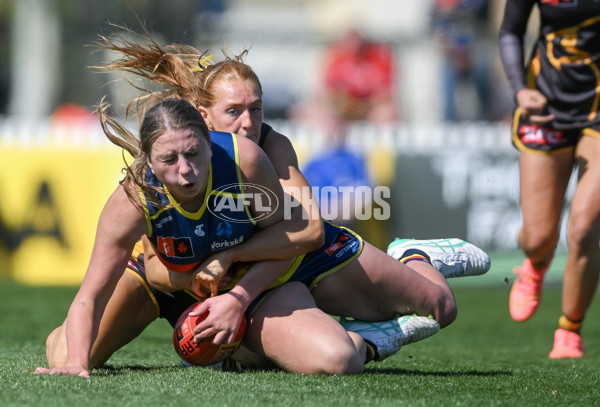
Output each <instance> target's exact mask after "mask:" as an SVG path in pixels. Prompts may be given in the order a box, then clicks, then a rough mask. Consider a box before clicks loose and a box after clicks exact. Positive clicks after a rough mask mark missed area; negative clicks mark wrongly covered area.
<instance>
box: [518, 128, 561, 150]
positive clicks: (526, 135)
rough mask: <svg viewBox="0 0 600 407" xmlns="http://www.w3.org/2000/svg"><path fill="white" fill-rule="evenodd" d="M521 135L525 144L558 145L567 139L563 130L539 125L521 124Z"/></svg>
mask: <svg viewBox="0 0 600 407" xmlns="http://www.w3.org/2000/svg"><path fill="white" fill-rule="evenodd" d="M519 136H521V141H522V142H523V143H524V144H549V145H558V144H562V143H563V142H564V139H565V138H564V135H563V132H562V131H561V130H552V129H545V128H543V127H540V126H537V125H528V126H521V128H519Z"/></svg>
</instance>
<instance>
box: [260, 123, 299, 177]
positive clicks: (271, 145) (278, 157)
mask: <svg viewBox="0 0 600 407" xmlns="http://www.w3.org/2000/svg"><path fill="white" fill-rule="evenodd" d="M262 149H263V150H264V151H265V153H266V154H267V156H269V159H270V160H271V162H272V163H273V165H274V166H275V168H277V167H278V165H284V166H286V167H287V166H289V165H292V166H294V167H296V168H297V167H298V157H297V155H296V151H295V150H294V146H293V145H292V142H291V141H290V139H289V138H288V137H287V136H285V135H283V134H281V133H279V132H277V131H275V130H273V129H271V130H270V131H269V133H268V134H267V137H266V139H265V142H264V144H263V145H262Z"/></svg>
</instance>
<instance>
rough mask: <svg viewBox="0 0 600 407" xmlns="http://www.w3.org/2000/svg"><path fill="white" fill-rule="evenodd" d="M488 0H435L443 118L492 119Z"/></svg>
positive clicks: (453, 119)
mask: <svg viewBox="0 0 600 407" xmlns="http://www.w3.org/2000/svg"><path fill="white" fill-rule="evenodd" d="M488 10H489V0H435V1H434V3H433V10H432V28H433V31H434V34H435V35H436V36H437V37H438V39H439V41H440V43H441V46H442V51H443V58H444V63H443V66H442V72H441V78H442V92H443V118H444V120H448V121H459V120H492V118H491V117H490V114H491V113H490V111H489V109H488V106H489V102H490V86H491V84H490V79H489V76H490V71H491V68H490V65H489V61H490V60H491V57H490V56H489V55H486V54H484V53H487V52H488V51H487V49H488V47H485V43H484V41H485V40H486V39H487V38H488V37H487V27H488Z"/></svg>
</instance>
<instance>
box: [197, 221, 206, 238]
mask: <svg viewBox="0 0 600 407" xmlns="http://www.w3.org/2000/svg"><path fill="white" fill-rule="evenodd" d="M203 227H204V223H201V224H199V225H197V226H196V229H194V233H195V234H196V236H200V237H202V236H206V232H205V231H204V230H202V228H203Z"/></svg>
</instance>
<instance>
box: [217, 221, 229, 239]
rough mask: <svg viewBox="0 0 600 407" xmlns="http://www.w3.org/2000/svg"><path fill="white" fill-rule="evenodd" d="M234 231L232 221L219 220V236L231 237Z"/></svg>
mask: <svg viewBox="0 0 600 407" xmlns="http://www.w3.org/2000/svg"><path fill="white" fill-rule="evenodd" d="M232 233H233V227H231V223H229V222H227V221H222V222H219V224H218V225H217V236H219V237H225V239H229V238H230V237H231V234H232Z"/></svg>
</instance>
